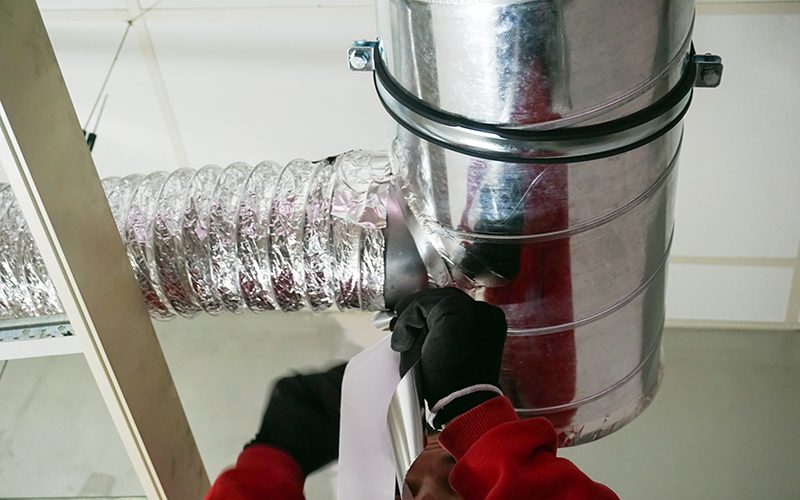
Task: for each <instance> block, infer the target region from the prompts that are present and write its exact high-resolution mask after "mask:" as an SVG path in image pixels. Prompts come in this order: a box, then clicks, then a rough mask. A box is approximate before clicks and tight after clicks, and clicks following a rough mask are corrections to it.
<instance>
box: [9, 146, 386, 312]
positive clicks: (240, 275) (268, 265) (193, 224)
mask: <svg viewBox="0 0 800 500" xmlns="http://www.w3.org/2000/svg"><path fill="white" fill-rule="evenodd" d="M389 180H390V179H389V166H388V158H387V155H386V154H385V153H374V152H365V151H351V152H348V153H345V154H342V155H339V156H337V157H331V158H328V159H325V160H322V161H318V162H310V161H306V160H294V161H292V162H290V163H289V164H287V165H286V166H280V165H278V164H277V163H275V162H269V161H267V162H262V163H259V164H258V165H256V166H255V167H253V166H250V165H247V164H245V163H233V164H231V165H229V166H228V167H227V168H224V169H223V168H221V167H218V166H215V165H209V166H206V167H203V168H201V169H199V170H193V169H180V170H176V171H174V172H171V173H167V172H154V173H152V174H149V175H139V174H134V175H129V176H126V177H123V178H116V177H114V178H109V179H105V180H103V187H104V189H105V191H106V195H107V197H108V202H109V205H110V207H111V211H112V213H113V215H114V219H115V221H116V223H117V227H118V229H119V233H120V236H121V237H122V240H123V242H124V244H125V246H126V248H127V252H128V257H129V259H130V262H131V266H132V268H133V271H134V274H135V276H136V279H137V281H138V283H139V287H140V289H141V291H142V295H143V296H144V299H145V301H146V303H147V307H148V310H149V311H150V314H151V316H153V317H155V318H159V319H165V318H169V317H172V316H175V315H181V316H184V317H191V316H193V315H194V314H196V313H198V312H200V311H205V312H208V313H211V314H217V313H220V312H223V311H231V312H240V311H243V310H244V309H250V310H252V311H256V312H260V311H268V310H281V311H296V310H299V309H302V308H306V307H307V308H309V309H311V310H314V311H321V310H324V309H328V308H331V307H336V308H338V309H340V310H344V309H361V310H368V311H371V310H381V309H383V306H384V280H385V277H384V236H383V230H382V228H384V227H385V225H386V208H385V206H386V204H385V196H386V193H387V190H388V188H389ZM60 312H62V310H61V304H60V303H59V301H58V297H57V295H56V293H55V290H54V288H53V285H52V283H51V282H50V278H49V277H48V276H47V272H46V270H45V268H44V265H43V263H42V259H41V256H40V255H39V252H38V250H37V248H36V245H35V244H34V242H33V239H32V238H31V236H30V234H29V233H28V231H27V226H26V224H25V221H24V219H23V218H22V216H21V213H20V212H19V209H18V208H17V205H16V201H15V199H14V195H13V193H12V191H11V189H10V187H9V186H7V185H6V186H2V187H0V317H2V318H6V319H9V318H23V317H29V316H41V315H51V314H58V313H60Z"/></svg>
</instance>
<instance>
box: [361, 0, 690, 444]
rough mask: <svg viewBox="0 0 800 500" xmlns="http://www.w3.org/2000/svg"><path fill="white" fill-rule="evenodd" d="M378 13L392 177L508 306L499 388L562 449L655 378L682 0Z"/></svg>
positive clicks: (613, 417) (615, 424)
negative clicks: (548, 425)
mask: <svg viewBox="0 0 800 500" xmlns="http://www.w3.org/2000/svg"><path fill="white" fill-rule="evenodd" d="M378 18H379V26H380V39H381V44H382V50H381V51H378V50H376V51H375V54H374V58H375V59H376V60H375V61H371V62H372V63H374V65H375V66H376V87H377V89H378V94H379V96H380V98H381V100H382V101H383V103H384V105H385V107H386V108H387V110H388V111H389V113H390V114H391V115H392V116H393V118H395V119H396V120H397V121H398V122H399V123H400V125H401V126H400V127H398V133H397V138H396V140H395V143H394V145H393V149H392V164H393V169H394V173H395V176H396V179H395V181H396V183H397V184H398V186H399V188H400V190H401V192H402V194H403V199H404V201H405V203H406V205H407V207H408V209H409V210H410V213H411V214H413V217H414V219H415V223H417V224H419V225H420V226H421V228H422V232H423V233H424V235H425V238H427V240H428V241H429V242H430V244H432V245H433V246H434V247H435V248H436V249H437V250H438V252H439V254H440V255H441V256H442V257H443V259H444V261H445V262H446V263H447V266H448V267H449V268H450V270H451V272H452V275H453V280H454V281H455V283H456V284H458V285H459V286H461V287H462V288H465V289H468V290H471V291H472V293H473V294H474V295H475V296H476V297H478V298H481V299H484V300H486V301H488V302H491V303H494V304H496V305H498V306H500V307H502V308H503V309H504V310H505V313H506V316H507V318H508V320H509V325H510V336H509V338H508V341H507V344H506V351H505V357H504V361H503V369H502V385H503V389H504V391H505V392H506V394H507V395H508V396H509V397H510V398H511V399H512V401H513V402H514V404H515V406H516V408H517V411H518V413H519V414H520V415H523V416H545V417H548V418H549V419H550V420H551V421H552V422H553V423H554V424H555V425H556V427H557V428H558V429H559V432H560V435H561V441H562V443H563V444H576V443H580V442H585V441H590V440H593V439H596V438H598V437H601V436H603V435H605V434H607V433H609V432H612V431H614V430H615V429H617V428H619V427H621V426H622V425H624V424H625V423H626V422H628V421H629V420H631V419H633V418H634V417H635V416H636V415H638V414H639V413H640V412H641V411H643V409H644V408H645V407H646V406H647V405H648V404H649V402H650V401H651V399H652V398H653V396H654V395H655V392H656V390H657V388H658V385H659V382H660V377H661V332H662V329H663V321H664V291H665V272H666V260H667V256H668V253H669V248H670V243H671V240H672V232H673V194H674V187H675V177H676V164H677V159H678V152H679V149H680V143H681V136H682V124H681V119H682V116H683V113H684V112H685V110H686V108H687V107H688V104H689V101H690V99H691V86H692V84H693V81H694V75H693V73H692V71H693V70H694V68H693V67H690V65H689V64H688V62H689V54H690V47H691V31H692V23H693V19H694V3H693V1H692V0H653V1H650V2H630V1H623V0H616V1H608V0H585V1H581V2H577V1H561V0H559V1H556V0H535V1H521V0H379V1H378ZM367 59H368V58H367V57H365V60H367Z"/></svg>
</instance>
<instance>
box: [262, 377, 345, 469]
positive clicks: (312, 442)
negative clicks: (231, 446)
mask: <svg viewBox="0 0 800 500" xmlns="http://www.w3.org/2000/svg"><path fill="white" fill-rule="evenodd" d="M345 366H346V363H342V364H341V365H339V366H336V367H334V368H331V369H330V370H328V371H325V372H321V373H310V374H308V375H301V374H297V375H294V376H290V377H285V378H282V379H280V380H278V382H277V383H276V384H275V388H274V389H273V390H272V396H271V398H270V400H269V404H268V405H267V411H266V412H265V413H264V418H263V420H262V421H261V429H259V431H258V434H257V435H256V437H255V439H253V441H251V442H250V443H248V446H249V445H251V444H265V445H268V446H272V447H274V448H278V449H280V450H283V451H285V452H286V453H287V454H288V455H289V456H291V457H292V458H293V459H294V460H295V461H296V462H297V463H298V465H300V469H301V470H302V471H303V474H304V475H306V476H307V475H309V474H311V473H312V472H314V471H316V470H318V469H320V468H322V467H324V466H325V465H327V464H329V463H330V462H332V461H334V460H336V458H337V457H338V455H339V419H340V416H341V415H340V410H339V408H340V402H341V398H342V378H343V377H344V368H345Z"/></svg>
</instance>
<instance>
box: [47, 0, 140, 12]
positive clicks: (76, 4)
mask: <svg viewBox="0 0 800 500" xmlns="http://www.w3.org/2000/svg"><path fill="white" fill-rule="evenodd" d="M36 4H37V5H38V6H39V9H41V10H46V9H58V10H71V9H104V10H105V9H124V8H126V7H125V0H36Z"/></svg>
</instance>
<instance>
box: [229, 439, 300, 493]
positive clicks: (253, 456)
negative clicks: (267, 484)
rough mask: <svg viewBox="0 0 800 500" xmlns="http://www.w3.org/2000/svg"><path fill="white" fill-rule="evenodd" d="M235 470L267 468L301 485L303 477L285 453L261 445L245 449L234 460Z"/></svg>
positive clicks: (292, 460)
mask: <svg viewBox="0 0 800 500" xmlns="http://www.w3.org/2000/svg"><path fill="white" fill-rule="evenodd" d="M236 468H237V469H259V468H269V469H271V470H273V471H275V472H276V473H277V474H279V475H280V476H282V477H286V478H289V479H290V480H292V481H293V482H298V483H301V484H302V483H303V481H304V480H305V476H303V471H302V470H301V469H300V466H299V465H298V464H297V462H295V460H294V459H293V458H292V457H291V456H290V455H289V454H288V453H286V452H285V451H283V450H280V449H278V448H273V447H272V446H267V445H263V444H251V445H250V446H247V447H245V449H244V450H242V452H241V453H240V454H239V458H238V459H237V460H236Z"/></svg>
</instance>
